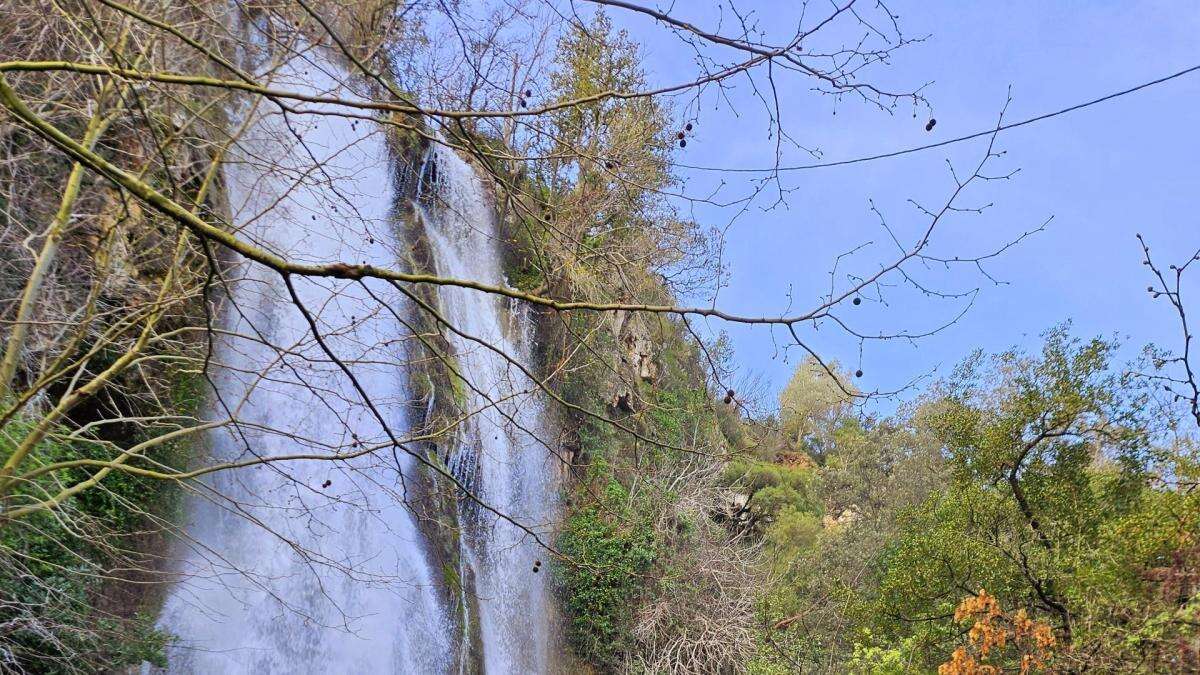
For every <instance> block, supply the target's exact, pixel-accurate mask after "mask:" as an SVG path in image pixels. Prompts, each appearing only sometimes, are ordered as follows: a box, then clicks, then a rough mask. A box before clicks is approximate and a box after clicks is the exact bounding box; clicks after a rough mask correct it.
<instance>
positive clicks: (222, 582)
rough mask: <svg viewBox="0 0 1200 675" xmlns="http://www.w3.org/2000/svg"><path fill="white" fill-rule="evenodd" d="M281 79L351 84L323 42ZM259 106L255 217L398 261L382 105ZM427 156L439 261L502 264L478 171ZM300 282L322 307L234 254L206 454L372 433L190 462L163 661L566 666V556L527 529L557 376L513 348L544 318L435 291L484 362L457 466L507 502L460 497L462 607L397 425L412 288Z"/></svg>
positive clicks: (280, 235)
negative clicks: (557, 635) (423, 523)
mask: <svg viewBox="0 0 1200 675" xmlns="http://www.w3.org/2000/svg"><path fill="white" fill-rule="evenodd" d="M271 79H272V80H273V83H274V84H275V86H279V87H281V88H286V89H289V90H292V91H298V92H302V93H308V94H325V95H336V96H343V97H351V96H352V94H351V93H350V92H348V91H346V87H345V85H344V82H345V79H346V78H345V76H344V73H342V72H340V70H339V68H338V67H337V66H335V65H334V64H333V63H331V62H330V61H329V60H328V59H327V58H324V57H323V55H322V53H321V52H319V51H317V50H310V51H308V52H306V53H304V54H302V55H300V56H296V57H293V58H291V59H290V60H289V61H288V62H286V63H283V64H281V65H278V64H277V65H276V66H275V67H274V68H273V69H272V73H271ZM306 110H308V111H312V112H316V113H333V112H345V111H344V110H338V109H337V108H336V107H335V106H332V105H308V106H306ZM242 112H243V117H244V118H245V121H246V124H245V126H244V127H243V136H242V140H241V141H240V142H239V143H238V144H237V146H236V147H235V148H233V149H231V151H230V153H229V156H228V160H227V166H226V171H225V185H226V192H227V194H228V197H229V203H230V209H231V212H232V214H233V224H234V226H235V228H236V229H237V231H238V234H239V236H241V237H243V238H245V239H247V240H249V241H252V242H253V243H255V244H256V245H258V246H261V247H263V248H265V249H268V250H270V251H272V252H274V253H277V254H279V255H281V256H284V257H286V258H288V259H290V260H294V261H298V262H313V263H329V262H332V261H344V262H352V263H371V264H374V265H378V266H380V267H389V268H395V267H396V266H397V260H398V259H399V258H400V257H401V256H400V249H401V248H402V244H403V242H398V241H397V240H396V237H397V235H396V233H397V232H398V230H399V228H397V227H396V223H395V220H394V213H395V212H394V206H395V200H396V194H395V190H394V187H393V184H392V180H391V177H392V175H393V172H392V167H391V165H390V162H392V161H393V158H391V157H389V153H388V148H387V144H386V142H385V138H384V134H383V132H382V131H381V129H380V128H379V126H378V125H376V124H375V123H373V122H371V121H369V120H363V119H358V120H355V119H352V118H347V117H344V116H339V115H337V114H296V113H293V112H287V113H285V112H283V111H281V110H280V109H279V107H277V106H274V105H273V104H271V103H270V102H269V101H260V102H259V104H258V105H257V107H256V108H254V109H253V110H245V111H242ZM235 121H236V120H235ZM426 164H427V165H428V166H429V170H428V171H427V172H423V174H428V175H425V176H424V178H423V180H422V183H423V184H424V186H425V187H424V190H425V195H424V197H423V199H421V200H420V206H419V210H420V212H421V213H422V216H423V221H424V223H425V225H426V229H427V235H428V237H429V241H430V245H431V248H432V250H433V253H434V258H435V262H436V265H437V267H438V271H439V272H440V273H441V274H443V275H446V276H453V277H458V278H469V279H475V280H478V281H481V282H484V283H488V284H502V283H503V282H504V279H503V276H502V272H501V268H500V249H499V247H498V243H497V241H496V237H497V235H496V223H495V222H494V215H493V210H492V207H491V205H490V200H489V199H488V197H487V194H486V192H485V190H484V189H483V186H482V183H481V181H480V179H479V177H478V176H477V175H476V174H475V172H474V171H473V170H472V168H471V167H470V166H469V165H468V164H467V163H466V162H464V161H463V160H462V159H461V158H459V157H458V156H457V155H456V154H455V153H454V152H452V151H449V150H447V149H444V148H440V147H435V148H434V149H431V150H430V151H429V153H428V156H427V159H426ZM433 167H437V170H436V171H434V169H433ZM435 173H436V177H435V175H434V174H435ZM291 282H292V284H293V285H294V291H295V294H296V296H297V297H298V298H299V300H300V305H301V306H303V308H304V309H305V310H306V311H307V312H308V316H305V314H304V312H302V311H301V310H300V309H298V308H297V306H296V304H295V303H294V302H293V299H292V296H291V291H289V289H288V288H287V286H286V284H285V282H284V280H283V279H282V278H281V277H280V276H279V275H278V274H277V273H275V272H272V271H270V270H268V269H266V268H264V267H262V266H260V265H256V264H248V263H242V264H240V265H239V266H238V268H237V274H235V275H233V278H232V279H231V280H230V281H229V282H228V283H227V284H224V287H225V288H227V289H228V298H227V300H226V302H225V303H224V307H223V308H222V311H221V312H220V313H219V316H218V317H217V321H218V327H219V329H220V331H219V333H220V335H219V339H218V340H217V344H216V347H215V349H214V352H213V358H212V363H211V364H210V365H209V373H210V376H211V379H212V381H213V383H214V385H215V389H216V394H215V395H214V396H213V400H212V401H211V402H210V403H209V411H208V412H209V416H210V417H213V418H223V417H225V416H226V415H228V414H229V413H230V411H232V412H233V413H234V414H235V415H236V418H237V420H238V421H239V422H238V424H237V425H233V426H229V427H226V428H223V429H220V430H217V431H215V432H213V433H211V434H210V435H209V436H208V437H207V439H206V440H207V449H208V454H209V457H208V459H207V461H205V462H202V463H204V464H207V463H211V462H236V461H243V460H249V459H254V458H255V457H264V456H277V455H295V454H313V455H329V454H331V453H334V452H339V453H355V452H358V453H360V456H358V457H355V458H352V459H346V460H338V461H336V462H334V461H323V460H293V461H287V462H278V463H271V464H267V465H259V466H254V467H252V468H241V469H236V470H230V471H223V472H219V473H215V474H210V475H209V476H208V477H207V478H205V479H204V480H203V481H202V482H201V483H200V484H198V485H197V487H196V489H195V490H194V492H193V494H192V495H191V496H190V497H189V498H188V500H187V505H186V509H187V511H186V522H185V524H184V531H185V533H186V536H185V541H184V542H183V547H184V550H183V551H182V553H181V554H180V555H179V556H178V557H179V561H178V563H177V567H178V569H177V570H176V571H177V572H178V575H179V580H178V581H177V582H176V583H175V584H174V585H173V586H172V587H171V589H170V590H169V592H168V594H167V596H166V599H165V601H164V606H163V610H162V613H161V615H160V618H159V625H160V627H161V628H162V629H163V630H165V631H167V632H168V633H171V634H173V635H175V636H176V637H177V641H176V642H175V643H174V644H173V645H172V646H171V647H170V648H169V650H168V652H169V653H168V658H169V662H170V663H169V670H170V671H171V672H186V673H218V672H219V673H251V672H254V673H388V672H394V673H438V672H448V671H450V670H452V669H453V668H455V666H456V664H457V665H458V667H459V669H460V670H463V669H466V668H469V665H470V663H479V664H482V666H483V669H484V670H485V672H487V673H530V672H550V671H553V670H554V666H553V665H552V664H553V661H552V658H551V653H552V650H553V649H554V646H555V645H554V641H553V639H552V636H553V635H554V630H553V626H554V625H555V621H554V619H553V618H552V615H553V609H552V604H551V599H550V594H549V590H548V583H547V579H546V577H547V576H548V574H549V570H548V569H547V568H548V564H547V563H549V562H550V561H549V560H548V559H547V556H546V554H545V551H544V549H542V548H540V547H539V546H537V544H536V543H535V541H534V540H533V537H532V534H531V533H533V532H536V533H538V535H539V536H540V537H541V538H542V541H547V542H548V541H549V539H548V537H549V531H550V525H551V522H552V521H553V519H554V516H555V513H556V510H555V509H556V506H555V504H556V499H557V489H556V487H555V482H554V480H553V476H554V475H556V471H555V467H554V465H553V462H556V461H558V460H557V459H556V458H555V457H554V454H553V453H552V452H551V451H550V450H549V449H548V448H549V447H551V446H549V445H548V444H545V443H543V440H541V439H547V438H549V436H548V435H547V434H546V433H545V430H544V426H543V425H544V421H543V420H544V417H545V415H544V411H543V406H542V402H541V397H540V396H539V395H538V394H537V393H536V391H535V390H536V387H535V386H534V383H533V382H532V381H530V379H529V378H528V377H526V376H525V375H524V373H522V372H521V369H520V368H517V367H515V365H514V364H522V365H523V366H524V365H525V364H528V363H529V362H530V340H529V331H530V322H529V321H528V319H527V317H525V315H524V314H523V313H522V312H520V311H518V310H517V309H516V308H515V307H510V306H509V303H507V302H506V301H504V300H503V299H502V298H499V297H497V296H494V295H491V294H486V293H480V292H476V291H470V290H466V289H461V288H452V287H446V288H442V289H441V291H440V296H439V300H440V306H441V308H442V311H443V312H444V315H445V317H446V318H447V319H448V320H449V321H450V322H451V323H453V324H454V325H455V326H456V327H457V328H458V329H459V330H461V331H462V332H463V333H465V334H467V335H468V336H470V338H468V337H463V336H461V335H457V334H453V335H449V334H448V336H447V337H448V338H449V340H450V343H451V345H452V347H453V349H454V352H455V357H456V360H457V363H458V364H459V365H460V367H461V368H462V370H463V372H464V374H465V375H466V376H467V379H468V380H469V383H470V386H469V387H468V391H467V392H466V394H465V397H464V398H465V399H466V400H465V401H464V402H463V403H464V404H465V405H464V409H466V410H470V411H476V414H474V415H472V416H471V417H469V419H467V421H466V422H465V423H464V424H462V425H461V426H460V428H459V429H458V430H457V436H456V439H457V442H456V443H454V444H453V448H452V449H451V451H450V456H449V457H448V465H449V466H450V467H451V470H452V471H453V473H454V474H455V476H456V477H458V478H459V479H460V480H461V481H462V482H464V483H466V484H469V485H470V487H471V489H472V491H473V493H474V494H476V495H477V496H478V497H479V498H480V500H481V501H483V502H485V503H486V504H487V506H488V507H490V508H484V507H481V506H479V505H478V504H477V503H473V502H471V501H469V500H461V502H460V504H461V505H460V511H459V513H458V517H459V522H460V523H461V525H462V528H461V535H460V537H459V541H458V545H459V547H460V551H459V553H460V559H461V561H462V564H463V565H464V566H465V567H468V568H469V572H470V578H471V579H472V583H471V584H470V585H469V587H468V586H467V585H464V591H463V592H464V593H470V594H472V598H471V599H472V602H471V603H466V602H464V603H461V604H462V606H463V607H464V608H465V607H467V606H471V607H475V608H477V612H475V613H476V614H477V616H460V615H457V614H456V612H457V611H464V612H465V610H456V609H455V608H454V607H453V606H452V605H450V606H448V604H447V603H446V602H445V601H444V589H445V588H446V580H445V579H444V576H443V575H444V573H445V570H443V569H441V568H440V567H439V566H437V565H436V564H434V562H433V561H434V559H435V558H436V556H435V555H433V553H432V552H431V551H430V550H429V546H430V545H429V544H428V542H426V541H424V538H423V536H422V533H421V529H420V528H419V527H418V526H417V523H416V521H415V518H414V516H413V511H412V510H411V509H410V508H409V506H410V504H408V503H406V502H407V500H409V498H410V497H413V494H411V493H410V488H411V487H412V486H413V485H415V484H417V483H419V481H420V480H422V478H421V467H419V466H418V464H417V462H416V461H415V460H413V458H412V457H411V455H408V454H406V453H404V452H400V451H398V450H396V449H394V448H393V445H392V443H390V438H391V437H392V435H393V434H394V436H395V437H399V438H403V437H404V436H405V435H406V434H407V433H408V432H409V431H410V430H411V429H412V428H413V426H414V422H415V421H414V420H412V419H410V411H411V410H412V409H413V401H412V400H411V398H412V397H411V394H410V392H408V391H407V389H408V387H407V379H406V371H405V359H406V358H407V351H408V350H407V348H406V346H405V344H406V341H405V338H406V337H407V334H406V329H405V328H404V327H403V322H402V320H401V317H402V315H401V314H399V313H400V312H404V311H412V308H411V307H407V306H406V305H405V304H404V303H403V302H401V300H400V298H398V297H397V295H398V293H397V292H396V291H395V289H393V288H391V287H390V286H388V285H387V284H384V283H379V282H377V281H375V280H371V279H366V280H364V284H361V285H360V284H359V283H357V282H352V281H346V280H335V279H309V278H301V277H293V278H292V279H291ZM310 321H312V322H315V324H316V326H317V327H318V329H319V331H318V332H319V334H320V335H321V338H322V341H323V342H324V345H322V344H321V343H319V342H318V341H316V340H314V338H313V333H312V331H311V326H310ZM472 338H473V339H472ZM476 340H478V341H476ZM481 343H482V344H481ZM484 345H487V346H484ZM489 347H490V348H489ZM326 349H328V350H329V351H331V352H332V353H333V354H334V355H336V357H337V360H336V361H335V360H333V359H330V358H329V356H328V355H327V353H326ZM339 362H340V364H339ZM343 365H344V366H345V367H346V368H348V369H349V371H350V373H351V374H352V375H353V377H349V376H347V374H346V373H345V372H343V370H342V366H343ZM525 367H528V366H525ZM358 387H361V388H362V389H363V390H365V391H366V393H367V394H368V400H369V401H370V402H371V404H372V405H371V406H368V405H367V404H365V403H364V399H363V397H362V396H361V395H360V392H359V390H358ZM380 418H382V421H381V419H380ZM367 450H370V452H365V451H367ZM412 492H413V493H415V492H419V491H415V490H414V491H412ZM491 509H495V511H498V512H501V513H504V514H506V515H508V516H511V517H512V518H513V519H514V520H516V521H518V522H519V523H521V525H522V527H518V526H516V525H514V524H512V523H510V522H508V521H507V520H504V519H501V518H499V517H498V516H496V515H495V513H494V512H493V511H492V510H491ZM538 561H540V562H541V567H540V570H538V571H535V567H536V566H537V565H536V563H537V562H538ZM464 571H466V570H464ZM456 626H458V627H461V628H462V629H463V630H457V629H456ZM464 632H465V633H467V636H466V638H464V635H463V633H464ZM471 636H474V637H475V638H477V644H478V645H479V649H480V650H481V651H482V653H481V654H475V655H474V658H473V659H472V660H470V662H468V659H467V658H465V657H464V654H466V653H467V650H468V649H472V647H471V646H470V645H471V642H472V640H471V639H470V638H471Z"/></svg>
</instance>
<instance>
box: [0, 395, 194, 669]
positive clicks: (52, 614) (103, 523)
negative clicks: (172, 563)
mask: <svg viewBox="0 0 1200 675" xmlns="http://www.w3.org/2000/svg"><path fill="white" fill-rule="evenodd" d="M180 395H181V396H182V395H184V393H182V392H181V394H180ZM32 426H33V421H32V420H30V419H28V418H20V417H18V418H15V419H13V420H11V421H10V422H9V423H8V424H7V425H5V427H4V428H3V430H0V456H5V457H7V456H8V455H9V454H11V453H12V451H13V449H14V448H15V447H16V444H17V443H19V442H20V439H22V438H23V437H24V436H25V434H26V433H28V431H29V430H30V429H31V428H32ZM91 444H94V441H80V440H68V439H66V438H65V437H63V436H62V435H61V432H60V433H59V434H54V435H51V436H49V437H48V438H47V440H45V441H43V442H42V443H41V444H40V445H39V446H38V447H37V448H36V449H35V451H34V452H33V453H32V455H31V456H30V460H29V464H28V465H29V466H30V468H33V467H35V466H43V465H46V464H51V463H55V462H65V461H71V460H75V459H82V458H92V457H94V456H95V452H94V450H92V449H91V448H90V447H89V445H91ZM179 452H180V448H179V447H169V448H163V449H160V450H159V451H158V452H157V453H156V457H157V458H158V459H159V460H160V461H163V460H164V459H166V458H167V457H169V456H175V455H176V454H177V453H179ZM88 476H89V473H88V471H87V470H85V469H75V470H69V471H65V472H59V473H58V474H57V475H51V474H46V475H43V476H42V477H40V478H39V479H37V480H36V481H34V482H32V483H25V484H22V485H20V486H19V487H17V488H16V489H15V490H13V493H12V494H11V495H10V497H9V498H10V499H11V500H13V502H14V503H16V504H21V503H28V502H29V501H32V500H35V499H43V498H45V496H46V495H47V494H53V493H55V492H57V491H58V490H60V489H61V488H62V487H63V486H64V485H71V484H74V483H77V482H79V481H80V480H83V479H85V478H87V477H88ZM169 494H170V493H169V491H167V490H164V488H163V484H162V483H161V482H160V481H159V482H156V481H150V480H148V479H144V478H139V477H136V476H132V475H130V474H127V473H123V472H120V471H116V472H113V473H111V474H109V476H108V477H107V478H106V479H105V481H103V483H101V484H100V485H99V486H97V487H95V488H92V489H90V490H85V491H84V492H81V493H79V494H78V495H77V496H75V497H73V498H71V499H70V500H69V501H68V502H66V503H65V504H63V505H62V506H61V507H60V508H59V509H57V510H55V511H39V512H35V513H33V514H31V515H29V516H27V517H24V518H21V519H18V520H14V521H10V522H7V523H5V524H3V526H0V597H3V598H4V603H3V606H2V607H0V621H2V622H4V623H5V624H6V625H9V626H10V627H11V629H10V630H8V631H6V634H5V635H4V636H3V637H0V647H2V648H4V649H7V650H10V651H11V652H12V655H13V658H14V659H16V662H17V663H19V664H20V665H21V668H23V669H24V670H25V671H27V672H40V673H59V672H78V670H79V669H80V668H85V669H86V668H95V669H101V668H115V667H119V666H125V665H135V664H137V663H140V662H142V661H149V662H151V663H155V664H163V663H165V655H164V651H163V649H164V647H165V645H166V641H167V636H165V635H164V634H162V633H159V632H158V631H157V630H156V629H155V628H154V622H153V618H152V617H147V616H140V615H139V616H135V617H134V618H131V619H123V618H120V617H118V616H116V615H114V614H111V613H109V612H107V611H104V610H100V609H97V607H96V605H97V601H98V598H99V595H100V594H101V593H102V592H103V590H104V585H105V583H107V582H106V579H105V576H104V575H106V574H107V572H106V570H107V569H108V567H109V566H111V565H114V564H118V561H119V560H122V557H121V556H122V554H123V549H124V548H126V547H129V546H130V544H129V543H128V542H127V541H126V540H127V539H129V538H130V537H132V536H135V535H136V534H137V533H138V532H139V531H142V530H144V529H146V526H147V520H146V517H145V515H144V514H145V513H146V512H147V510H149V509H151V508H159V507H162V506H163V504H164V502H167V503H169V501H170V500H169Z"/></svg>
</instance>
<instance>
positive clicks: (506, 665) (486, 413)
mask: <svg viewBox="0 0 1200 675" xmlns="http://www.w3.org/2000/svg"><path fill="white" fill-rule="evenodd" d="M423 174H424V178H425V182H429V183H432V187H433V188H434V190H433V191H434V193H435V196H436V198H435V199H432V200H421V203H422V215H423V220H424V221H425V223H426V232H427V235H428V237H429V241H430V245H431V248H432V250H433V257H434V259H435V263H436V265H437V270H438V272H439V273H440V274H441V275H443V276H448V277H455V278H459V279H473V280H476V281H480V282H483V283H486V284H489V285H494V286H495V285H503V284H504V277H503V275H502V272H501V268H500V260H501V251H500V246H499V242H498V241H497V231H496V224H495V222H494V211H493V209H492V207H491V203H490V200H489V199H488V197H487V194H486V192H485V190H484V187H483V184H482V181H481V180H480V178H479V176H478V175H477V174H476V173H475V171H474V170H473V169H472V168H471V166H470V165H468V164H467V163H466V162H465V161H463V159H462V158H460V157H459V156H458V155H457V154H456V153H455V152H453V151H451V150H449V149H447V148H445V147H442V146H440V145H434V146H433V147H431V149H430V151H429V155H428V156H427V158H426V169H425V171H423ZM440 299H441V304H442V306H443V308H444V314H445V318H446V319H447V320H448V321H449V323H450V324H452V325H453V326H454V327H455V328H457V329H458V332H450V334H449V335H448V337H449V338H450V343H451V345H452V346H453V348H454V354H455V358H456V361H457V363H458V367H459V368H460V369H461V371H462V372H463V373H464V374H465V375H466V376H467V379H468V384H467V392H466V397H465V398H466V402H465V406H464V407H465V409H466V410H468V411H476V410H478V411H480V412H479V413H478V414H476V415H473V416H472V417H471V418H469V419H468V420H467V421H466V422H465V423H464V424H463V425H461V428H460V429H459V442H458V443H457V444H456V447H455V448H454V449H453V451H452V453H451V455H450V457H449V465H450V467H451V469H452V470H453V471H454V473H455V475H456V476H458V477H459V479H460V480H461V481H462V482H463V483H465V484H467V485H468V486H469V487H470V488H471V489H472V490H473V491H474V492H475V493H476V494H477V495H478V496H479V497H480V498H481V499H482V501H484V502H485V503H486V504H487V505H488V506H490V507H492V508H494V509H496V510H498V511H500V512H501V513H503V514H505V515H507V516H510V517H511V518H513V519H514V520H516V521H517V523H519V524H520V526H518V525H517V524H514V523H512V522H510V521H507V520H505V519H502V518H500V517H499V516H497V515H496V514H495V513H492V512H491V511H489V510H486V509H483V508H480V507H479V506H478V505H477V504H474V503H472V502H471V501H466V500H464V501H461V502H460V504H461V506H460V510H459V511H460V512H459V521H460V522H461V523H462V524H463V529H464V533H463V536H462V537H461V546H462V553H463V556H464V558H465V560H466V561H467V563H468V564H469V566H470V568H471V572H472V576H473V578H474V580H475V585H474V592H475V594H476V597H477V600H478V607H479V617H478V624H479V625H478V630H479V635H480V637H481V643H482V648H483V655H482V657H483V658H482V661H483V665H484V670H485V671H486V672H488V673H545V672H550V671H552V670H554V667H553V665H552V664H553V659H552V658H551V655H552V650H553V649H554V647H555V645H554V644H553V640H552V635H553V633H554V625H555V623H556V622H555V619H554V611H553V606H552V603H551V599H550V595H549V585H548V583H547V579H546V577H547V576H548V574H549V571H548V569H547V568H546V567H542V564H543V563H544V562H546V561H547V560H546V551H545V549H543V548H541V547H539V546H538V544H537V541H536V540H535V539H534V536H535V535H536V536H538V537H540V539H541V541H542V542H545V543H548V542H549V531H550V526H551V523H552V521H553V520H554V516H555V514H556V512H557V511H556V508H555V504H556V500H557V487H556V481H555V479H554V476H555V475H556V474H557V470H556V467H555V464H554V463H555V462H558V461H559V460H558V458H557V457H556V455H555V451H554V450H553V446H552V445H551V444H550V442H549V440H548V439H549V438H550V437H549V435H548V434H547V433H546V429H545V428H544V410H543V403H542V397H541V395H540V392H539V391H538V390H537V387H536V383H534V382H533V381H531V380H530V378H529V377H528V376H527V375H526V372H528V371H529V370H530V368H529V365H528V364H529V362H530V340H529V332H530V322H529V320H528V317H527V316H526V315H525V314H524V313H523V312H522V311H520V308H519V306H516V305H513V304H512V303H509V302H508V301H507V300H506V299H505V298H502V297H499V296H496V295H492V294H488V293H482V292H479V291H474V290H469V289H464V288H459V287H453V286H445V287H442V288H441V290H440ZM510 305H511V306H510Z"/></svg>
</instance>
